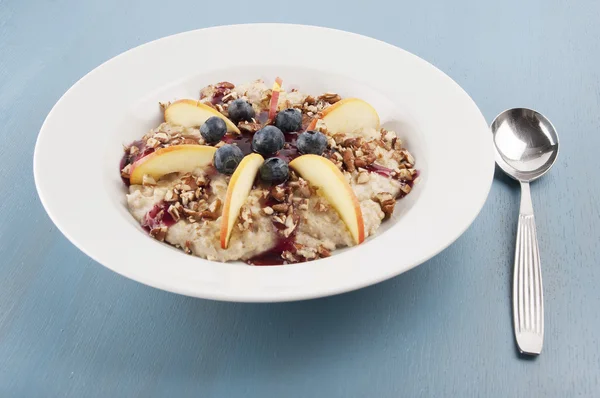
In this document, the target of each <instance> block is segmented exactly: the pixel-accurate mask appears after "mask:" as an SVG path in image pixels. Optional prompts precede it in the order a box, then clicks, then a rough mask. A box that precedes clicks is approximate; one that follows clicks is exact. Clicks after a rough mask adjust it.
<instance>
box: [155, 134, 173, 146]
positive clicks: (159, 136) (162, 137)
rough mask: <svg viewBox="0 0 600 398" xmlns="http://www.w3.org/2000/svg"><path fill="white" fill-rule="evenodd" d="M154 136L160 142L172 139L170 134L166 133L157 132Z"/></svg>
mask: <svg viewBox="0 0 600 398" xmlns="http://www.w3.org/2000/svg"><path fill="white" fill-rule="evenodd" d="M152 138H154V139H155V140H157V141H158V142H160V143H162V144H164V143H166V142H168V141H169V140H170V139H171V137H169V135H168V134H166V133H156V134H154V137H152Z"/></svg>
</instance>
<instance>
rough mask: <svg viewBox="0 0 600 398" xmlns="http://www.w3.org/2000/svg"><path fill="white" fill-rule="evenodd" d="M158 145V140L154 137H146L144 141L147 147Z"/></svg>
mask: <svg viewBox="0 0 600 398" xmlns="http://www.w3.org/2000/svg"><path fill="white" fill-rule="evenodd" d="M159 145H160V142H158V140H157V139H156V138H148V140H147V141H146V146H147V147H149V148H156V147H157V146H159Z"/></svg>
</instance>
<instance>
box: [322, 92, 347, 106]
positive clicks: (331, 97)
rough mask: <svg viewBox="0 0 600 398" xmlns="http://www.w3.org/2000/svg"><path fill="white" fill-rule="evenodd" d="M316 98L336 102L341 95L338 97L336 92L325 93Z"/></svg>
mask: <svg viewBox="0 0 600 398" xmlns="http://www.w3.org/2000/svg"><path fill="white" fill-rule="evenodd" d="M318 99H320V100H323V101H325V102H327V103H328V104H335V103H336V102H338V101H340V100H341V99H342V97H340V96H339V95H338V94H336V93H325V94H323V95H321V96H320V97H319V98H318Z"/></svg>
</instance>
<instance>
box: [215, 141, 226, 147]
mask: <svg viewBox="0 0 600 398" xmlns="http://www.w3.org/2000/svg"><path fill="white" fill-rule="evenodd" d="M223 145H225V141H219V142H217V143H216V144H215V148H217V149H219V148H221V147H222V146H223Z"/></svg>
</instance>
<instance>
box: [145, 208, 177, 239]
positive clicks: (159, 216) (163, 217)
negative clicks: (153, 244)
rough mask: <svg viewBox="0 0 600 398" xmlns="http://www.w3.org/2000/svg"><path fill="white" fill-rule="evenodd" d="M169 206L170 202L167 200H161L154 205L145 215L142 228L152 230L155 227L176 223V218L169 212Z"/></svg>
mask: <svg viewBox="0 0 600 398" xmlns="http://www.w3.org/2000/svg"><path fill="white" fill-rule="evenodd" d="M168 208H169V204H168V203H166V202H159V203H157V204H155V205H154V207H153V208H152V209H150V211H149V212H148V213H146V215H145V216H144V219H143V220H142V228H144V229H145V230H146V231H148V232H150V231H151V230H153V229H154V228H157V227H163V226H164V227H170V226H171V225H173V224H175V220H174V219H173V217H171V215H170V214H169V213H167V209H168Z"/></svg>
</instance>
